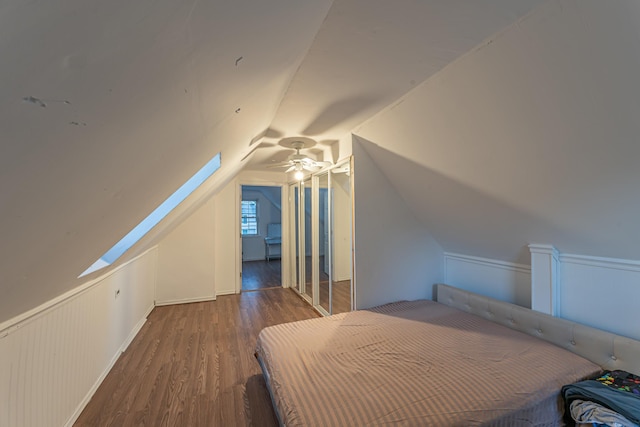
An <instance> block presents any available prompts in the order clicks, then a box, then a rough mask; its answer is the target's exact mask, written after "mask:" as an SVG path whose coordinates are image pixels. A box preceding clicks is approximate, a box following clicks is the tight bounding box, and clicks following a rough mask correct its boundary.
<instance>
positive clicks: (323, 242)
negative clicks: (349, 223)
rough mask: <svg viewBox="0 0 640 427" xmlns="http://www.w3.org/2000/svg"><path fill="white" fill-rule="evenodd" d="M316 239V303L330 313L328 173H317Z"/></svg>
mask: <svg viewBox="0 0 640 427" xmlns="http://www.w3.org/2000/svg"><path fill="white" fill-rule="evenodd" d="M317 215H318V239H317V240H316V242H317V243H316V244H317V245H318V246H317V247H316V251H315V253H316V254H318V264H317V265H318V292H319V294H318V297H319V301H318V303H319V304H320V306H321V307H322V308H323V309H324V310H325V311H326V312H327V313H329V314H331V307H330V306H331V297H330V295H331V289H330V277H331V268H330V264H331V263H330V260H331V250H330V245H329V228H330V223H329V174H328V172H324V173H323V174H320V175H318V213H317Z"/></svg>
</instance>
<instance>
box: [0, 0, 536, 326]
mask: <svg viewBox="0 0 640 427" xmlns="http://www.w3.org/2000/svg"><path fill="white" fill-rule="evenodd" d="M539 3H541V0H517V1H516V0H483V1H478V0H466V1H453V0H429V1H415V0H398V1H393V2H391V1H383V0H336V1H333V2H332V1H329V0H314V1H307V2H301V1H295V0H265V1H259V2H256V1H247V0H234V1H224V2H223V1H198V0H194V1H189V2H186V1H177V0H154V1H151V0H140V1H135V2H132V1H128V0H111V1H98V0H64V1H63V0H31V1H25V0H7V1H4V2H2V3H0V57H1V58H2V66H0V81H1V82H2V83H1V86H0V135H1V138H2V142H1V143H0V236H1V239H2V243H1V244H0V290H1V291H2V298H0V321H3V320H6V319H8V318H10V317H12V316H14V315H17V314H19V313H21V312H24V311H26V310H28V309H30V308H33V307H34V306H36V305H38V304H40V303H42V302H44V301H47V300H48V299H51V298H53V297H55V296H57V295H59V294H61V293H62V292H64V291H66V290H68V289H71V288H73V287H75V286H77V285H78V284H79V283H80V281H79V280H78V279H76V277H77V276H78V274H80V272H82V271H84V270H85V269H86V268H87V267H88V266H89V265H90V264H92V263H93V261H95V260H96V259H97V258H98V257H99V256H100V255H102V253H104V252H105V251H106V250H107V249H108V248H109V247H111V246H112V245H113V244H114V243H115V242H116V241H118V240H119V239H120V238H121V237H122V236H123V235H124V234H126V233H127V232H128V231H129V230H130V229H131V228H132V227H133V226H134V225H136V224H137V223H138V222H139V221H140V220H141V219H142V218H144V217H145V216H146V215H147V214H148V213H149V212H151V211H152V210H153V209H154V208H155V207H156V206H157V205H158V204H160V203H161V202H162V201H163V200H164V199H166V197H168V196H169V195H170V194H171V193H172V192H173V191H174V190H175V189H177V188H178V187H179V186H180V185H181V184H182V183H183V182H185V181H186V180H187V179H188V178H189V177H190V176H191V175H193V174H194V173H195V172H196V171H197V170H198V169H199V168H200V167H201V166H202V165H204V164H205V163H206V162H207V161H208V160H209V159H211V158H212V157H213V156H214V155H215V154H216V153H218V152H222V168H221V170H220V171H219V173H218V174H220V175H221V176H226V177H229V176H232V175H233V174H235V173H237V172H238V171H239V170H240V169H241V168H242V167H243V166H246V167H248V168H249V169H262V168H263V167H264V166H265V165H267V164H269V163H270V162H271V161H274V160H281V159H282V158H283V156H286V155H287V154H289V151H287V150H285V149H283V147H282V146H280V145H278V142H279V141H280V140H281V139H283V138H288V137H293V136H307V137H311V138H313V139H315V140H316V141H318V144H317V145H316V147H315V148H316V149H319V150H324V151H326V152H327V153H330V155H331V156H333V157H334V158H333V160H337V159H336V157H339V156H340V154H339V153H336V152H335V150H333V151H331V148H332V147H331V145H332V144H334V143H335V141H337V140H338V139H340V138H341V137H343V136H344V135H345V134H347V133H348V132H349V131H350V130H351V129H353V128H354V127H355V126H356V125H358V124H361V123H362V122H364V121H366V120H367V119H369V118H370V117H372V116H373V115H374V114H376V113H377V112H379V111H380V110H382V109H383V108H385V107H387V106H388V105H390V104H392V103H393V102H395V101H396V100H398V99H399V98H401V97H402V96H403V95H404V94H406V93H407V92H408V91H410V90H411V89H413V88H414V87H416V86H418V85H419V84H420V83H422V82H423V81H425V80H426V79H428V78H429V77H430V76H432V75H433V74H434V73H436V72H438V71H439V70H441V69H442V68H443V67H445V66H447V64H449V63H451V62H452V61H454V60H455V59H456V58H458V57H460V56H461V55H463V54H464V53H465V52H468V51H469V50H472V49H473V48H474V47H476V46H478V45H479V44H481V43H482V42H483V41H484V40H487V39H488V38H489V37H490V36H491V35H493V34H495V33H497V32H499V31H501V30H503V29H504V28H506V27H507V26H509V25H512V24H513V23H514V22H516V21H517V20H518V19H519V18H521V17H522V16H524V15H525V14H526V13H527V12H528V11H530V10H531V9H532V8H533V7H534V6H536V5H537V4H539ZM252 150H255V151H254V152H253V154H252V155H250V156H247V154H248V153H250V152H251V151H252ZM245 157H246V160H244V162H241V160H242V159H244V158H245Z"/></svg>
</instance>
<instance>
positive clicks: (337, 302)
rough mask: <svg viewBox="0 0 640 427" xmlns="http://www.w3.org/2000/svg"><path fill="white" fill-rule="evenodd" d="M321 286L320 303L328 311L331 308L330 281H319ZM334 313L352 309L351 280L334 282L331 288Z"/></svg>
mask: <svg viewBox="0 0 640 427" xmlns="http://www.w3.org/2000/svg"><path fill="white" fill-rule="evenodd" d="M319 286H320V295H319V297H320V305H321V306H322V307H324V308H325V310H327V311H328V308H329V281H328V280H326V281H324V282H320V283H319ZM331 299H332V300H333V304H332V307H331V308H332V309H333V311H332V313H331V314H338V313H344V312H347V311H351V280H341V281H338V282H333V288H332V289H331Z"/></svg>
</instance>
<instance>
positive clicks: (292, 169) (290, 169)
mask: <svg viewBox="0 0 640 427" xmlns="http://www.w3.org/2000/svg"><path fill="white" fill-rule="evenodd" d="M294 170H296V165H291V167H290V168H289V169H287V170H286V171H284V173H288V172H292V171H294Z"/></svg>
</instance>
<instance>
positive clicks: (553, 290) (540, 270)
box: [529, 243, 560, 316]
mask: <svg viewBox="0 0 640 427" xmlns="http://www.w3.org/2000/svg"><path fill="white" fill-rule="evenodd" d="M529 252H530V253H531V308H532V309H533V310H536V311H541V312H543V313H546V314H550V315H552V316H560V305H559V300H560V295H559V292H560V283H559V277H560V275H559V274H558V269H559V262H558V256H559V253H558V250H557V249H556V248H555V247H554V246H553V245H542V244H535V243H533V244H530V245H529Z"/></svg>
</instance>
